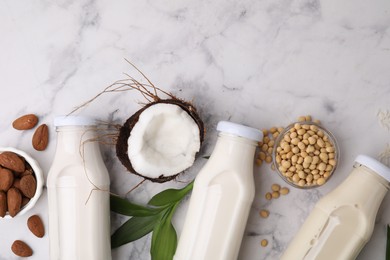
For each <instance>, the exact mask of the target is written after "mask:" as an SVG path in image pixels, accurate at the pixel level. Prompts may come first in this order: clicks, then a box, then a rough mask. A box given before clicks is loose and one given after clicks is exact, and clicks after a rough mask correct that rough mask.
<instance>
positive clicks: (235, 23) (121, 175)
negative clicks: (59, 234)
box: [0, 0, 390, 260]
mask: <svg viewBox="0 0 390 260" xmlns="http://www.w3.org/2000/svg"><path fill="white" fill-rule="evenodd" d="M389 26H390V1H388V0H371V1H365V0H260V1H255V0H242V1H238V0H214V1H210V0H169V1H168V0H160V1H150V0H147V1H145V0H133V1H125V0H116V1H108V0H80V1H75V0H54V1H47V0H37V1H21V0H12V1H11V0H1V1H0V86H1V92H0V111H1V112H0V146H13V147H17V148H19V149H22V150H25V151H26V152H29V153H30V154H31V155H32V156H33V157H35V158H36V159H37V160H38V161H39V162H40V164H41V166H42V168H43V170H44V172H45V174H47V172H48V170H49V167H50V164H51V161H52V158H53V154H54V151H55V138H56V133H55V130H54V128H53V127H52V121H53V118H54V116H56V115H60V114H66V113H68V112H70V111H71V110H72V109H73V108H74V107H75V106H77V105H80V104H81V103H83V102H84V101H86V100H88V99H89V98H91V97H93V96H94V95H96V94H97V93H98V92H100V91H101V90H103V89H104V88H105V87H106V86H108V85H109V84H111V83H112V82H114V81H116V80H119V79H122V78H123V77H125V76H124V74H123V73H124V72H126V73H129V74H131V75H132V76H134V77H135V78H137V79H139V80H142V76H141V75H140V74H139V73H137V71H135V70H134V69H133V68H132V67H131V66H129V64H128V63H127V62H126V61H125V60H124V59H125V58H126V59H129V60H131V61H132V62H133V63H135V64H136V65H137V66H138V67H139V68H140V69H141V70H142V71H143V72H144V73H145V74H146V75H147V76H148V77H149V78H150V79H151V80H152V81H153V83H154V84H155V85H156V86H159V87H160V88H163V89H165V90H167V91H171V92H172V93H173V94H175V95H177V96H178V97H180V98H183V99H187V100H192V101H193V102H194V104H195V105H196V106H197V108H198V109H199V112H200V114H201V116H202V118H203V119H204V121H205V124H206V127H207V137H206V141H205V144H204V146H203V149H202V151H201V153H200V158H199V159H198V160H197V161H196V163H195V165H194V166H193V167H192V168H191V169H190V170H189V171H188V172H187V173H186V174H185V175H182V176H180V178H179V181H180V182H169V183H166V184H162V185H158V184H153V183H145V184H144V185H142V186H141V187H140V188H138V189H136V190H135V191H134V192H131V193H130V194H129V195H128V198H129V199H131V200H133V201H137V202H140V203H143V202H146V201H147V200H148V199H149V198H150V197H151V196H152V195H153V194H155V193H157V192H158V191H160V190H162V189H165V188H168V187H181V186H183V185H184V184H183V183H182V182H187V181H189V180H191V179H192V178H194V177H195V176H196V173H197V171H198V170H199V169H200V168H201V167H202V165H204V163H205V160H204V159H202V158H201V156H203V155H209V154H210V153H211V151H212V148H213V145H214V142H215V137H216V132H215V130H214V129H215V126H216V123H217V122H218V121H219V120H232V121H235V122H238V123H244V124H247V125H250V126H253V127H257V128H269V127H271V126H275V125H277V126H285V125H287V124H289V123H290V122H292V121H294V120H295V119H296V118H297V117H298V116H300V115H306V114H311V115H312V116H313V117H315V118H318V119H320V120H321V121H322V122H323V123H324V125H325V126H326V127H328V128H329V129H330V130H331V131H332V132H333V133H334V134H335V135H336V137H337V139H338V142H339V145H340V148H341V161H340V165H339V167H338V169H337V172H336V173H335V176H334V177H333V178H332V179H331V180H330V181H329V183H327V184H326V185H325V186H323V187H321V188H318V189H315V190H310V191H304V190H297V189H294V188H291V192H290V194H289V195H288V196H285V197H282V198H280V199H278V200H273V201H271V202H266V201H265V199H264V193H265V192H266V191H267V190H269V187H270V185H271V184H272V183H280V184H282V181H281V180H280V179H279V177H278V176H277V175H276V174H275V173H274V172H273V171H271V170H270V168H269V166H268V165H265V166H262V167H261V168H259V167H255V172H254V176H255V181H256V189H257V194H256V198H255V201H254V203H253V208H252V211H251V214H250V218H249V220H248V225H247V231H246V234H245V237H244V239H243V243H242V247H241V252H240V256H239V259H242V260H252V259H266V260H274V259H278V258H279V257H280V254H281V252H283V250H284V249H285V248H286V246H287V244H288V242H289V241H290V240H291V239H292V237H293V236H294V234H295V233H296V232H297V230H298V228H299V227H300V225H301V224H302V223H303V221H304V219H305V218H306V216H307V215H308V214H309V212H310V210H311V209H312V207H313V206H314V204H315V202H316V201H317V200H318V199H319V198H320V197H322V196H323V195H325V194H327V193H328V192H329V191H331V190H332V189H333V188H335V187H336V186H337V185H338V184H339V183H340V182H341V181H343V180H344V179H345V178H346V176H347V175H348V173H349V171H350V170H351V167H352V164H353V160H354V158H355V157H356V156H357V155H358V154H361V153H362V154H367V155H370V156H373V157H377V156H378V154H379V153H380V152H381V151H383V150H384V149H385V148H386V146H387V145H388V144H389V143H390V132H389V131H388V129H386V127H384V126H382V125H381V124H380V122H379V120H378V116H377V113H378V111H386V110H389V109H390V73H389V71H390V27H389ZM143 82H146V81H145V80H143ZM138 101H143V100H142V96H140V95H139V94H137V93H136V92H128V93H112V94H106V95H103V96H101V97H100V98H99V99H97V100H96V101H95V102H93V103H92V104H90V105H89V106H88V107H87V108H85V109H83V110H81V111H79V114H83V115H94V116H96V117H98V118H99V119H101V120H104V121H107V122H111V123H121V122H123V121H124V120H125V119H126V118H127V117H129V116H130V115H131V114H133V113H134V112H135V111H136V110H137V109H138V108H139V107H140V106H139V105H138V103H137V102H138ZM25 113H36V114H38V115H39V116H40V122H41V123H46V124H48V125H49V126H50V145H49V147H48V149H47V150H46V151H44V152H37V151H34V150H33V149H32V147H31V136H32V131H27V132H19V131H16V130H14V129H12V127H11V122H12V121H13V120H14V119H15V118H16V117H18V116H20V115H22V114H25ZM102 152H103V155H104V157H105V160H106V162H107V167H108V168H109V170H110V174H111V182H112V186H111V187H112V191H113V192H116V193H118V194H125V193H126V192H127V191H128V190H129V189H130V188H131V187H133V186H134V185H136V184H137V183H138V182H140V179H139V178H137V177H135V176H133V175H130V174H127V173H126V172H125V170H124V168H123V167H122V166H121V164H120V163H119V162H118V160H117V159H116V158H115V157H114V150H113V149H112V147H110V146H102ZM389 203H390V197H389V196H386V198H385V200H384V203H383V204H382V207H381V209H380V212H379V214H378V217H377V221H376V226H375V230H374V233H373V236H372V239H371V241H370V242H369V243H368V244H367V246H366V247H365V248H364V250H363V251H362V252H361V254H360V256H359V257H358V259H359V260H372V259H384V256H385V242H386V241H385V227H386V224H389V223H390V207H389ZM186 207H187V202H184V203H183V204H182V205H181V207H180V208H179V209H178V212H177V214H176V216H175V219H174V224H175V226H176V228H177V230H178V233H180V231H181V227H182V225H183V218H184V215H185V211H186ZM262 208H266V209H268V210H269V211H270V212H271V215H270V217H269V218H268V219H261V218H260V217H259V215H258V212H259V210H260V209H262ZM30 213H31V214H33V213H39V214H40V215H41V216H42V217H43V219H44V222H45V224H46V225H47V221H48V219H47V196H46V191H45V192H44V194H43V195H42V197H41V199H40V200H39V202H38V204H37V205H36V207H35V208H34V209H33V210H32V211H31V212H29V213H28V214H27V215H25V216H21V217H18V218H15V219H12V220H0V259H1V260H4V259H17V257H15V256H14V255H13V254H12V252H11V251H10V249H9V248H10V245H11V243H12V242H13V241H14V240H15V239H23V240H25V241H26V242H28V243H29V244H30V245H31V247H32V248H33V250H34V255H33V257H31V259H39V260H44V259H49V254H48V241H49V238H48V235H46V236H45V237H44V238H43V239H37V238H35V237H33V235H32V234H31V233H29V231H28V230H27V227H26V224H25V223H26V219H27V218H28V216H29V215H30ZM124 220H125V219H124V218H121V217H119V216H116V215H112V228H113V230H114V229H115V228H116V227H118V226H119V225H120V223H122V222H123V221H124ZM262 239H268V241H269V245H268V246H267V247H265V248H262V247H261V246H260V241H261V240H262ZM149 246H150V237H146V238H143V239H141V240H139V241H137V242H134V243H131V244H128V245H126V246H123V247H121V248H119V249H116V250H113V252H112V255H113V259H114V260H123V259H137V260H138V259H139V260H144V259H145V260H146V259H150V256H149Z"/></svg>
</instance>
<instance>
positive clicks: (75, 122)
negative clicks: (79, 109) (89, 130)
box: [54, 116, 96, 126]
mask: <svg viewBox="0 0 390 260" xmlns="http://www.w3.org/2000/svg"><path fill="white" fill-rule="evenodd" d="M93 125H96V120H95V119H94V118H92V117H88V116H56V117H55V118H54V126H93Z"/></svg>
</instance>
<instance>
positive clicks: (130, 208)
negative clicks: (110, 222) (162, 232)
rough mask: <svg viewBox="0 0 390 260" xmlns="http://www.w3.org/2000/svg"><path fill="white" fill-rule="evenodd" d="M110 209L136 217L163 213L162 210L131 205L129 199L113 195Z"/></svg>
mask: <svg viewBox="0 0 390 260" xmlns="http://www.w3.org/2000/svg"><path fill="white" fill-rule="evenodd" d="M110 207H111V210H112V211H114V212H116V213H119V214H122V215H126V216H136V217H144V216H152V215H155V214H157V213H159V212H161V209H158V208H151V207H145V206H141V205H138V204H134V203H131V202H130V201H128V200H127V199H124V198H120V197H118V196H112V195H111V196H110Z"/></svg>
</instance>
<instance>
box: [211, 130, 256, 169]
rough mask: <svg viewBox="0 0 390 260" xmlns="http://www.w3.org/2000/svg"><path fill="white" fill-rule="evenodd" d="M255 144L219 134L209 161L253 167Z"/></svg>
mask: <svg viewBox="0 0 390 260" xmlns="http://www.w3.org/2000/svg"><path fill="white" fill-rule="evenodd" d="M256 146H257V142H256V141H253V140H249V139H246V138H243V137H239V136H235V135H231V134H227V133H223V132H220V133H219V134H218V140H217V143H216V145H215V148H214V151H213V153H212V155H211V157H210V160H221V161H223V162H224V163H227V164H235V165H253V160H254V155H255V151H256Z"/></svg>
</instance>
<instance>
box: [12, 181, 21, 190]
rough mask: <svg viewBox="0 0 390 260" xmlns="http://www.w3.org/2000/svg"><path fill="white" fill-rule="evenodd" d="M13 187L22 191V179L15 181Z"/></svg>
mask: <svg viewBox="0 0 390 260" xmlns="http://www.w3.org/2000/svg"><path fill="white" fill-rule="evenodd" d="M12 187H15V188H17V189H18V190H20V179H19V178H15V179H14V183H13V184H12Z"/></svg>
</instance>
